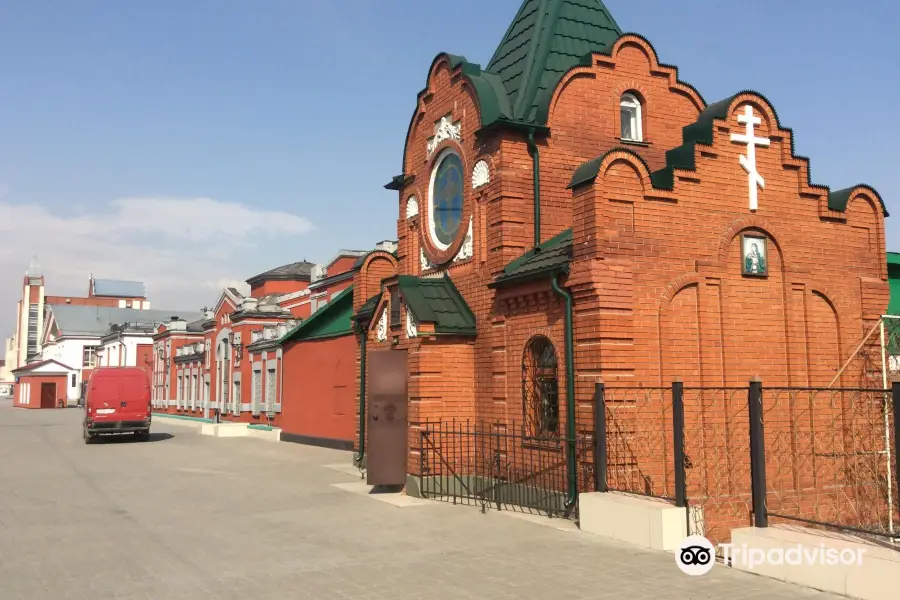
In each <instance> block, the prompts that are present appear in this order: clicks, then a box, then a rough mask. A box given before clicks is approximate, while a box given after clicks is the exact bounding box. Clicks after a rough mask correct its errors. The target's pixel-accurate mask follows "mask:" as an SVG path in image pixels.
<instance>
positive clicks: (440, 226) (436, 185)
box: [430, 152, 463, 248]
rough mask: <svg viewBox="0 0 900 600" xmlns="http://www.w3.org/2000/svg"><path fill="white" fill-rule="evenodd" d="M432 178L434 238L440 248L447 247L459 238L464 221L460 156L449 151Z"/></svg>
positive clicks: (432, 232)
mask: <svg viewBox="0 0 900 600" xmlns="http://www.w3.org/2000/svg"><path fill="white" fill-rule="evenodd" d="M432 177H433V179H432V184H431V219H430V221H431V235H432V238H433V239H434V241H435V242H436V243H437V244H438V245H439V246H441V247H443V248H446V247H448V246H449V245H450V244H451V243H453V240H455V239H456V234H457V232H458V231H459V225H460V223H461V222H462V209H463V167H462V161H461V160H460V159H459V156H457V155H456V154H455V153H453V152H447V153H446V154H445V155H444V156H443V158H441V160H440V161H439V162H438V165H437V168H436V169H435V171H434V175H433V176H432Z"/></svg>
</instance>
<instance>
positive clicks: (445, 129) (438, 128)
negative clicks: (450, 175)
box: [425, 115, 462, 157]
mask: <svg viewBox="0 0 900 600" xmlns="http://www.w3.org/2000/svg"><path fill="white" fill-rule="evenodd" d="M451 118H452V117H451V115H447V116H445V117H441V120H440V121H438V122H437V123H435V124H434V135H433V136H432V137H430V138H428V142H426V145H425V149H426V150H427V152H428V156H429V157H431V155H432V154H433V153H434V151H435V150H437V147H438V145H440V143H441V142H443V141H444V140H453V141H456V142H458V141H460V133H461V132H462V124H461V123H460V122H459V121H457V122H456V123H454V122H452V121H451V120H450V119H451Z"/></svg>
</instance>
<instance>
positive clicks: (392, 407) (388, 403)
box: [366, 350, 408, 485]
mask: <svg viewBox="0 0 900 600" xmlns="http://www.w3.org/2000/svg"><path fill="white" fill-rule="evenodd" d="M367 361H368V363H369V368H368V372H369V378H368V381H369V410H368V417H367V419H366V420H367V423H366V427H367V430H368V457H367V462H366V481H367V483H368V484H369V485H403V484H405V483H406V459H407V454H408V448H407V439H408V438H407V428H408V421H407V416H406V405H407V381H408V372H407V367H406V350H381V351H378V352H370V353H369V356H368V357H367Z"/></svg>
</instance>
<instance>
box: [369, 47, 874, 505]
mask: <svg viewBox="0 0 900 600" xmlns="http://www.w3.org/2000/svg"><path fill="white" fill-rule="evenodd" d="M461 60H462V59H460V58H459V57H453V56H450V55H440V56H438V58H437V59H435V61H434V62H433V64H432V67H431V70H430V72H429V73H428V77H427V86H426V89H425V90H423V92H422V93H420V94H419V96H418V104H417V107H416V110H415V113H414V116H413V119H412V122H411V124H410V129H409V132H408V134H407V139H406V147H405V152H404V162H403V173H402V175H400V176H397V177H395V178H394V179H393V181H392V182H391V183H390V184H389V185H388V186H386V187H388V188H389V189H393V190H397V191H398V194H397V204H396V206H395V211H396V215H397V232H398V239H399V247H398V252H397V254H396V258H395V259H394V258H393V257H391V258H388V257H387V256H382V257H375V256H373V257H370V259H369V261H368V263H367V264H364V265H363V267H362V268H361V269H360V271H359V272H358V273H357V275H356V279H355V285H356V286H357V287H356V289H357V290H361V291H362V293H360V294H358V295H356V296H355V298H354V310H357V311H358V310H360V309H363V308H364V304H365V303H366V301H367V300H371V301H372V302H373V303H374V302H375V300H376V296H377V295H378V294H381V295H380V296H378V297H377V305H376V306H375V307H374V310H371V309H372V306H368V307H365V308H366V310H368V311H369V316H368V317H367V318H366V319H363V320H362V321H361V325H363V326H364V330H365V335H366V336H367V350H368V352H373V351H382V350H387V349H390V348H394V349H405V350H407V351H408V371H409V383H408V396H409V398H408V401H409V410H408V418H409V458H408V465H407V468H408V470H409V472H410V473H417V472H418V469H419V460H420V459H419V446H420V443H421V442H420V436H419V431H420V429H421V428H422V427H423V425H424V423H425V422H426V421H435V420H447V419H457V420H459V419H461V420H466V419H469V420H473V421H482V422H483V421H490V422H498V421H499V422H504V423H508V424H513V423H515V424H517V425H516V426H517V427H518V426H519V424H521V423H523V422H524V418H525V416H526V415H524V414H523V383H522V377H523V375H522V371H523V367H522V357H523V351H524V349H525V347H526V344H527V342H528V340H529V339H531V338H532V337H533V336H535V335H542V336H545V337H546V338H547V339H548V340H550V341H551V343H552V344H553V347H554V349H555V352H556V356H557V357H558V360H559V369H558V374H557V377H558V388H557V389H558V392H559V421H560V425H559V426H560V428H562V427H563V426H564V425H563V424H564V423H565V422H566V420H567V419H568V415H567V414H566V412H567V411H566V401H565V389H566V384H567V383H568V382H567V381H566V370H565V368H564V365H565V362H566V342H565V335H566V334H565V321H566V319H565V310H564V309H565V303H564V301H563V294H562V293H561V292H560V291H559V290H554V288H553V285H552V282H553V281H556V282H558V283H559V284H560V285H561V288H563V289H564V290H566V291H567V292H568V293H570V294H571V295H572V298H573V303H574V318H573V347H574V373H575V381H574V385H575V397H574V402H573V404H574V406H575V407H576V410H577V411H578V422H579V423H582V422H586V421H585V419H584V418H583V417H585V416H586V417H588V418H589V417H590V415H591V403H592V393H593V389H594V384H595V382H596V381H597V380H598V379H599V378H603V379H604V380H605V381H606V384H607V385H608V386H610V387H615V386H631V387H639V386H644V387H653V386H669V385H671V382H672V380H673V379H674V378H676V377H680V378H682V379H683V380H684V382H685V385H686V386H694V387H696V386H720V387H721V386H746V385H747V383H748V381H749V380H750V378H751V377H753V376H761V377H762V378H763V380H764V381H765V382H766V385H769V386H827V385H829V383H830V382H831V381H832V380H833V379H834V378H835V377H836V376H837V375H838V373H839V371H840V370H841V368H842V366H844V363H845V361H847V360H848V359H849V358H850V357H851V356H852V355H853V353H854V350H855V349H856V347H857V345H858V344H859V342H860V341H861V340H862V338H863V336H864V335H865V333H866V332H867V331H868V330H869V328H870V327H871V326H872V324H874V323H875V322H876V320H877V318H878V316H879V315H881V314H882V313H883V312H884V311H885V309H886V307H887V304H888V285H887V272H886V266H885V260H884V257H885V233H884V217H885V216H886V211H884V205H883V202H882V201H881V199H880V197H879V196H878V194H877V192H875V191H874V190H872V189H871V188H869V187H867V186H857V187H854V188H850V189H848V190H842V191H841V192H831V191H830V190H829V189H828V188H826V187H823V186H819V185H814V184H813V183H812V182H811V181H810V179H809V161H808V159H805V158H803V157H797V156H795V155H794V153H793V132H792V131H791V130H789V129H786V128H785V127H784V125H783V124H781V123H779V121H778V118H777V116H776V113H775V109H774V108H773V107H772V105H771V104H770V103H769V101H768V100H767V99H766V98H764V97H763V96H761V95H760V94H757V93H753V92H741V93H738V94H736V95H734V96H732V97H730V98H728V99H726V100H724V101H722V102H719V103H715V104H712V105H707V104H706V102H705V101H704V99H703V98H702V97H701V96H700V94H699V93H698V92H697V91H696V90H695V89H694V88H693V87H691V86H690V85H688V84H685V83H683V82H681V81H680V80H679V79H678V76H677V75H678V74H677V70H676V69H675V68H674V67H670V66H667V65H664V64H661V63H660V62H659V60H658V58H657V56H656V52H655V51H654V49H653V47H652V46H651V45H650V43H649V42H647V41H646V40H644V39H643V38H641V37H640V36H637V35H631V34H627V35H623V36H621V37H619V39H618V40H617V41H616V42H615V43H614V44H612V46H610V47H608V48H598V51H597V52H595V53H594V54H592V55H590V59H589V60H588V59H587V58H586V59H584V60H583V61H582V63H581V64H580V66H576V67H574V68H572V69H571V70H569V71H568V72H566V73H565V74H564V75H563V76H562V78H561V79H560V80H559V83H558V85H557V86H556V88H555V90H550V91H548V93H551V96H550V101H549V103H548V106H549V109H548V110H549V112H548V115H547V119H546V126H543V125H536V124H534V123H524V122H521V123H520V122H515V121H514V120H510V121H507V122H505V123H502V124H500V125H499V126H491V127H488V128H482V125H483V124H484V122H485V120H484V119H483V118H482V117H483V115H481V114H480V112H479V111H480V110H481V108H482V107H481V105H480V104H479V102H480V101H481V100H482V99H483V98H485V97H486V96H487V94H486V92H485V90H484V88H483V87H479V86H482V85H484V81H486V80H489V79H490V77H489V75H490V74H486V73H482V74H481V75H478V76H477V77H476V75H475V74H474V73H475V72H476V71H475V68H474V67H475V66H473V65H470V64H469V63H465V62H460V61H461ZM486 78H487V79H486ZM494 91H495V92H496V90H494ZM626 93H627V94H630V95H631V96H633V97H634V98H636V99H637V100H638V101H639V102H640V104H641V110H640V113H639V114H640V119H641V123H640V125H641V127H640V131H641V140H640V141H630V140H623V139H622V131H621V127H622V125H621V123H622V119H621V118H620V117H621V115H620V112H619V111H620V100H621V98H622V95H623V94H626ZM539 101H540V98H538V104H539V103H540V102H539ZM501 104H502V103H501ZM492 110H493V109H492ZM446 115H452V122H453V123H454V124H458V126H459V135H458V136H455V137H454V136H446V137H442V139H440V140H438V138H437V137H435V123H439V122H440V121H441V119H442V118H443V117H444V116H446ZM494 125H496V124H494ZM751 148H752V151H751ZM445 149H452V150H453V151H454V152H455V153H456V154H457V155H458V156H459V157H460V160H461V162H462V165H463V173H464V174H465V180H464V181H463V185H462V194H463V203H462V208H461V211H460V214H459V217H460V219H461V221H462V223H463V226H461V227H460V228H459V232H458V234H457V236H456V238H455V240H454V241H452V242H451V243H450V244H449V246H448V247H447V248H440V247H438V246H436V245H435V244H434V243H433V241H432V234H431V232H430V230H429V227H431V219H433V218H437V217H433V216H430V215H429V211H431V210H433V208H432V203H431V202H430V201H429V197H430V194H432V193H433V189H432V188H433V171H434V169H435V166H436V164H437V163H436V161H439V159H440V158H439V157H440V156H441V154H442V152H443V151H444V150H445ZM479 161H484V166H483V167H479V168H478V169H475V165H476V164H478V163H479ZM536 172H539V175H538V176H537V177H535V175H536ZM487 175H489V176H487ZM473 176H474V177H477V180H476V182H475V183H476V185H477V187H476V185H473V181H472V177H473ZM536 184H537V185H538V186H539V198H540V206H539V209H540V210H539V215H540V216H539V227H538V228H537V229H538V234H539V235H538V236H536V235H535V229H536V222H535V215H536V214H538V213H537V211H536V210H535V206H534V197H535V192H536ZM411 197H415V198H416V199H417V206H418V211H416V212H415V214H413V213H412V212H410V211H408V210H407V206H408V201H409V199H410V198H411ZM438 216H441V215H438ZM470 218H471V222H472V256H471V258H467V259H465V260H459V261H454V260H453V259H454V257H456V256H457V255H458V253H459V250H460V248H461V247H462V244H463V243H464V241H465V237H466V227H465V224H468V223H469V220H470ZM564 232H565V233H566V235H565V236H559V234H561V233H564ZM536 238H538V239H539V240H540V242H541V243H542V244H541V247H540V248H538V249H537V250H534V249H533V247H534V243H533V240H535V239H536ZM551 238H552V239H551ZM545 243H546V248H544V245H545ZM754 247H755V248H756V249H755V250H754ZM542 251H544V252H547V253H550V252H551V251H552V252H553V255H552V257H551V258H549V259H547V260H542V258H541V257H542V256H543V255H542V254H541V252H542ZM526 252H529V255H528V256H526V259H527V261H525V262H527V263H528V266H526V267H523V266H522V265H523V264H524V263H523V262H522V261H517V259H520V258H521V257H522V256H523V254H525V253H526ZM513 261H517V262H516V263H515V264H514V265H510V263H513ZM508 266H509V268H508V269H507V270H506V271H504V269H505V268H507V267H508ZM513 267H515V268H513ZM501 274H503V278H502V281H498V280H497V277H498V276H500V275H501ZM407 275H412V276H420V277H448V278H449V279H450V280H451V281H452V283H453V285H454V286H455V288H456V289H458V290H459V292H460V294H461V295H462V297H463V298H464V300H465V302H466V304H467V305H468V309H470V310H471V313H472V314H473V315H474V317H475V321H476V326H477V335H475V336H471V335H441V334H439V333H438V332H437V329H436V327H437V325H436V323H438V322H439V318H438V317H437V316H432V317H427V316H425V317H423V315H421V314H416V315H415V317H416V319H417V328H416V333H417V335H416V336H415V337H414V338H413V339H410V338H409V336H408V335H407V332H406V331H405V328H404V327H393V328H391V329H390V330H389V331H388V332H387V335H386V339H384V341H378V339H377V338H376V335H375V328H376V323H377V321H378V317H379V316H380V314H381V311H383V310H385V309H387V310H390V308H389V303H390V299H391V297H392V293H391V292H392V290H393V288H394V287H395V286H397V285H398V276H407ZM402 290H403V286H402V285H401V286H400V291H401V293H400V294H399V298H400V301H401V302H406V300H405V298H404V296H403V293H402ZM382 292H383V293H382ZM425 312H427V311H425ZM373 315H374V316H373ZM367 376H369V377H371V376H373V374H371V373H369V374H367ZM862 376H863V373H862V372H861V370H860V368H856V369H854V368H853V366H852V365H851V366H850V368H847V369H846V370H844V372H843V374H842V375H841V377H840V378H838V382H837V383H836V385H843V386H852V385H860V384H861V383H863V382H862V379H861V378H862ZM357 383H360V382H359V379H357ZM709 410H713V411H714V410H716V408H715V407H711V408H710V409H709ZM714 417H715V415H711V418H714ZM699 418H701V415H699V414H693V415H688V416H687V422H688V423H690V424H693V423H696V422H697V419H699ZM718 418H721V415H720V416H719V417H718ZM368 451H369V452H370V453H375V452H377V451H378V449H377V448H369V449H368ZM651 470H652V469H651ZM741 518H743V514H742V515H741Z"/></svg>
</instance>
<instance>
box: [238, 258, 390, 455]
mask: <svg viewBox="0 0 900 600" xmlns="http://www.w3.org/2000/svg"><path fill="white" fill-rule="evenodd" d="M395 251H396V243H395V242H390V241H383V242H379V243H378V244H377V245H376V250H375V251H373V252H374V253H387V254H389V255H390V254H391V253H393V252H395ZM369 254H370V253H366V252H358V251H346V250H342V251H341V252H339V253H338V255H337V256H336V257H335V258H334V259H332V261H331V262H330V263H329V265H328V267H327V268H326V270H325V272H324V273H323V275H324V276H323V277H322V278H321V279H318V280H317V281H316V282H315V283H313V284H311V285H310V286H309V290H310V298H311V299H312V302H313V306H314V312H313V313H312V315H311V316H310V317H309V318H308V319H305V320H303V321H302V322H301V323H300V324H299V325H297V326H296V327H295V328H293V329H292V330H291V331H290V332H288V333H287V335H285V336H283V337H281V339H279V340H277V341H272V342H267V341H265V340H262V341H258V342H256V343H254V344H253V346H251V349H254V350H256V349H259V350H265V349H267V348H268V349H269V351H271V350H273V349H275V348H277V352H279V353H280V354H279V355H278V356H279V358H280V360H281V363H282V366H283V373H284V379H283V381H282V382H281V385H282V389H283V393H282V397H283V400H282V402H283V404H282V406H283V413H282V420H281V428H282V433H281V439H282V440H287V441H295V442H301V443H308V444H315V445H319V446H326V447H331V448H345V449H351V448H352V447H353V440H354V437H355V432H356V393H357V392H356V381H357V376H358V369H357V366H356V365H357V355H356V338H355V333H356V328H355V325H354V323H353V321H352V317H353V298H354V295H355V293H356V292H355V290H354V288H353V287H352V283H353V278H354V276H355V273H356V272H357V271H358V270H359V269H360V268H361V267H362V265H363V264H365V263H366V260H367V257H368V256H369ZM269 364H271V363H269Z"/></svg>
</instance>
